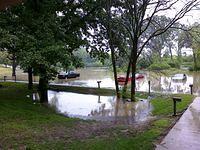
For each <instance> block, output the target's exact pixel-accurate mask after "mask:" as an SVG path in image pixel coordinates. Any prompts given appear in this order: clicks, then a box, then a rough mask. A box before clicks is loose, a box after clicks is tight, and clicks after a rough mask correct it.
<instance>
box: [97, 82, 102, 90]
mask: <svg viewBox="0 0 200 150" xmlns="http://www.w3.org/2000/svg"><path fill="white" fill-rule="evenodd" d="M100 83H101V81H97V84H98V88H99V89H100Z"/></svg>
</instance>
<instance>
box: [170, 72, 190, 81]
mask: <svg viewBox="0 0 200 150" xmlns="http://www.w3.org/2000/svg"><path fill="white" fill-rule="evenodd" d="M186 79H187V76H186V74H181V73H180V74H175V75H174V76H172V80H186Z"/></svg>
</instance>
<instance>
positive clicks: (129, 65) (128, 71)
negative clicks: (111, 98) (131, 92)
mask: <svg viewBox="0 0 200 150" xmlns="http://www.w3.org/2000/svg"><path fill="white" fill-rule="evenodd" d="M130 70H131V60H130V61H129V63H128V68H127V71H126V81H125V83H124V87H123V94H125V93H126V91H127V84H128V78H129V74H130ZM123 96H124V95H123Z"/></svg>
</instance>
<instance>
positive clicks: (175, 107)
mask: <svg viewBox="0 0 200 150" xmlns="http://www.w3.org/2000/svg"><path fill="white" fill-rule="evenodd" d="M173 102H174V115H173V116H176V101H175V100H174V99H173Z"/></svg>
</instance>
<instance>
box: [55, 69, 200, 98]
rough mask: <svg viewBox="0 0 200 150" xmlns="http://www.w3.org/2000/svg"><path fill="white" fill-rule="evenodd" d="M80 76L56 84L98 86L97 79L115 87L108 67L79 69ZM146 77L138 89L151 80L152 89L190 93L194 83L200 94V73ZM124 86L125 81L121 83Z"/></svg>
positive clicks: (145, 87) (150, 74)
mask: <svg viewBox="0 0 200 150" xmlns="http://www.w3.org/2000/svg"><path fill="white" fill-rule="evenodd" d="M77 72H79V73H80V78H76V79H67V80H56V81H55V83H56V84H62V85H68V86H83V87H98V84H97V81H102V82H101V87H102V88H113V89H114V87H115V83H114V79H113V74H112V72H111V71H109V70H108V69H106V68H84V69H79V70H77ZM144 76H145V77H144V78H143V79H139V80H136V90H137V91H148V81H151V91H155V92H163V93H167V92H169V93H190V87H189V85H190V84H193V85H194V86H193V87H194V88H193V90H194V93H195V94H198V95H200V73H198V72H195V73H190V74H187V80H183V81H178V82H177V81H174V80H172V78H171V76H165V75H163V74H155V73H150V72H144ZM120 86H123V83H122V84H120Z"/></svg>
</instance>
